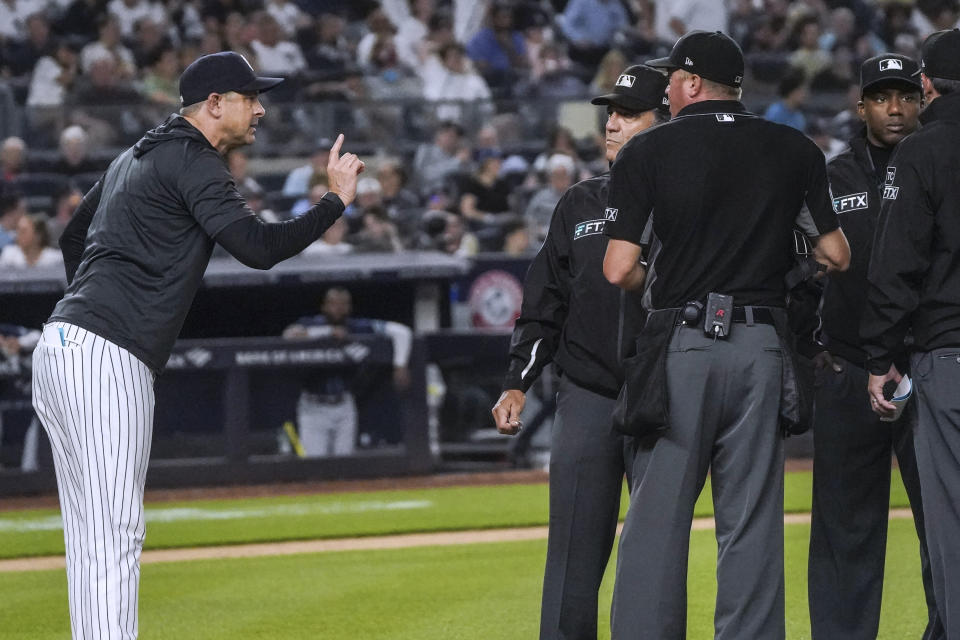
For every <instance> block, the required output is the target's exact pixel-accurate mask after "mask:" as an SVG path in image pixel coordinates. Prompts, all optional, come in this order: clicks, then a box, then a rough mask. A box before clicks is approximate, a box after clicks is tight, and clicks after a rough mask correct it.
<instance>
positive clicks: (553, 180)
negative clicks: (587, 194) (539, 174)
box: [524, 153, 577, 241]
mask: <svg viewBox="0 0 960 640" xmlns="http://www.w3.org/2000/svg"><path fill="white" fill-rule="evenodd" d="M576 175H577V166H576V164H575V163H574V161H573V158H571V157H570V156H568V155H565V154H562V153H555V154H554V155H552V156H550V160H549V161H547V177H548V179H549V184H548V185H547V186H546V187H544V188H543V189H541V190H540V191H538V192H537V193H535V194H534V196H533V198H532V199H531V200H530V203H529V204H528V205H527V210H526V212H525V213H524V217H525V218H526V219H527V224H528V225H529V227H530V229H531V230H532V231H533V235H534V238H536V240H537V241H543V239H544V238H545V237H546V236H547V230H548V229H549V228H550V219H551V218H552V217H553V210H554V209H555V208H556V206H557V203H558V202H560V196H562V195H563V192H564V191H566V190H567V189H568V188H569V187H570V185H572V184H573V182H574V179H575V177H576Z"/></svg>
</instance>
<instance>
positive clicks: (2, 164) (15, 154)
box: [0, 136, 27, 191]
mask: <svg viewBox="0 0 960 640" xmlns="http://www.w3.org/2000/svg"><path fill="white" fill-rule="evenodd" d="M26 165H27V143H26V142H24V141H23V138H18V137H16V136H10V137H9V138H7V139H6V140H4V141H3V144H0V187H2V183H3V182H10V181H12V180H15V179H16V178H17V177H18V176H19V175H20V174H22V173H23V172H24V169H25V168H26ZM0 191H2V188H0Z"/></svg>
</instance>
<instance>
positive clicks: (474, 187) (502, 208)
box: [460, 149, 510, 225]
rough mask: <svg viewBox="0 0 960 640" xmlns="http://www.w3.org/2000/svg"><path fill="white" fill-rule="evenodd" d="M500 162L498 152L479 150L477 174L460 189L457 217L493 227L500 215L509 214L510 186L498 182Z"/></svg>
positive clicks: (502, 181) (464, 182)
mask: <svg viewBox="0 0 960 640" xmlns="http://www.w3.org/2000/svg"><path fill="white" fill-rule="evenodd" d="M502 162H503V156H502V154H501V153H500V152H499V151H497V150H495V149H481V150H478V152H477V170H476V171H475V172H474V173H473V174H472V175H470V176H468V177H467V178H466V179H465V180H464V181H463V184H462V186H461V195H460V213H462V214H463V217H464V218H466V219H467V220H468V221H472V222H475V223H481V224H484V225H491V224H496V223H497V221H498V219H499V217H500V215H501V214H504V213H507V212H509V210H510V203H509V200H508V198H509V196H510V186H509V185H508V184H507V183H506V182H505V181H504V180H502V179H500V166H501V164H502Z"/></svg>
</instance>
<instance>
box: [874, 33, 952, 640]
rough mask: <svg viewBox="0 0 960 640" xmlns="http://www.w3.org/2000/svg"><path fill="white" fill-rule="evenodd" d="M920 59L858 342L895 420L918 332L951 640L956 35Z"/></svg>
mask: <svg viewBox="0 0 960 640" xmlns="http://www.w3.org/2000/svg"><path fill="white" fill-rule="evenodd" d="M922 53H923V60H922V67H921V69H922V73H921V74H920V80H921V82H922V83H923V93H924V96H925V98H926V100H927V107H926V109H924V111H923V113H921V114H920V122H921V123H922V124H923V127H922V128H921V129H920V130H919V131H917V133H915V134H913V135H911V136H908V137H907V138H905V139H904V140H903V142H901V143H900V145H899V147H897V151H896V153H895V154H894V156H893V158H891V160H890V164H889V166H888V167H887V170H886V177H885V179H884V188H883V206H882V207H881V210H880V219H879V221H878V222H877V233H876V235H875V236H874V238H873V255H872V257H871V260H870V268H869V270H868V272H867V281H868V283H869V288H868V290H867V305H866V309H865V311H864V316H863V320H862V322H861V325H860V335H861V338H862V339H863V344H864V348H865V349H866V351H867V354H868V355H869V357H870V359H869V361H868V363H867V370H868V371H869V372H870V378H869V380H868V383H867V389H868V393H869V396H870V398H869V400H870V403H871V405H872V406H873V410H874V411H875V412H876V413H878V414H879V415H881V416H889V415H891V414H892V413H893V412H894V410H895V407H894V405H893V404H892V403H890V402H889V401H888V400H887V399H886V398H885V397H884V389H883V387H884V384H886V383H887V382H890V381H894V382H899V381H900V378H901V372H900V371H899V370H898V369H897V366H896V364H894V358H895V356H896V354H897V352H898V351H899V350H900V348H901V345H902V344H903V340H904V338H905V337H906V336H907V333H908V332H910V331H912V333H913V346H912V353H911V355H910V374H911V376H912V378H913V396H915V398H914V399H913V400H912V402H916V405H917V406H916V410H917V428H916V433H915V434H914V449H915V451H916V455H917V467H918V469H919V472H920V489H921V493H922V494H923V509H924V516H925V525H926V532H927V549H928V551H929V553H930V568H931V571H932V573H933V591H934V594H935V596H936V600H937V609H938V611H939V613H940V617H941V619H942V621H943V626H944V629H945V631H946V637H947V638H950V639H951V640H952V639H954V638H960V571H958V567H960V535H958V532H960V392H958V390H960V179H958V177H960V31H958V30H956V29H953V30H950V31H939V32H937V33H934V34H933V35H931V36H930V37H929V38H928V39H927V40H926V41H925V42H924V44H923V48H922Z"/></svg>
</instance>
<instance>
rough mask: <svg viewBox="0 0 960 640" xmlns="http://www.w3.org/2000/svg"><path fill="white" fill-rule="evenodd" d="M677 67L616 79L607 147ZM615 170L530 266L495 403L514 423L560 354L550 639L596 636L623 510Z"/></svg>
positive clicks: (627, 323) (546, 590)
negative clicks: (610, 197)
mask: <svg viewBox="0 0 960 640" xmlns="http://www.w3.org/2000/svg"><path fill="white" fill-rule="evenodd" d="M666 86H667V79H666V76H665V75H664V74H663V73H662V72H660V71H657V70H655V69H651V68H650V67H644V66H642V65H635V66H632V67H628V68H627V69H626V70H624V72H623V73H622V74H620V76H619V78H618V79H617V83H616V86H615V87H614V89H613V92H612V93H608V94H606V95H602V96H598V97H596V98H594V99H593V100H592V102H593V104H596V105H601V106H606V108H607V124H606V127H605V132H606V157H607V160H608V161H609V162H612V161H613V159H614V158H616V156H617V152H619V151H620V148H621V147H622V146H623V145H624V143H626V142H627V141H628V140H630V139H631V138H632V137H633V136H635V135H637V134H639V133H641V132H642V131H646V130H648V129H649V128H650V127H653V126H654V125H657V124H659V123H661V122H663V121H665V120H667V119H669V117H670V114H669V111H668V103H667V99H666V96H665V95H664V89H665V88H666ZM609 182H610V175H609V174H608V173H604V174H602V175H599V176H596V177H593V178H590V179H588V180H584V181H582V182H579V183H577V184H575V185H573V186H572V187H570V188H569V189H567V191H566V193H564V194H563V197H562V198H561V199H560V202H559V203H558V204H557V207H556V209H555V210H554V212H553V218H552V219H551V221H550V230H549V231H548V233H547V237H546V240H545V241H544V243H543V247H542V248H541V249H540V252H539V253H538V254H537V257H536V258H534V260H533V263H532V264H531V265H530V270H529V271H528V272H527V277H526V280H525V282H524V289H523V306H522V308H521V311H520V317H519V318H518V319H517V323H516V326H515V328H514V330H513V339H512V342H511V346H510V366H509V370H508V372H507V375H506V379H505V380H504V384H503V389H504V391H503V394H502V395H501V396H500V399H499V400H498V401H497V404H496V406H494V408H493V417H494V420H495V421H496V424H497V429H499V430H500V432H501V433H507V434H515V433H517V431H518V429H519V419H520V413H521V411H522V410H523V405H524V403H525V401H526V397H525V392H526V391H527V390H528V389H529V388H530V385H532V384H533V381H534V380H536V379H537V377H538V376H539V375H540V373H541V371H542V370H543V367H544V366H545V365H546V364H547V363H548V362H550V361H551V360H552V361H553V362H554V363H555V364H556V366H557V368H558V369H559V371H560V374H561V378H560V387H559V391H558V393H557V415H556V419H555V420H554V423H553V429H552V432H551V443H550V528H549V535H548V541H547V564H546V570H545V572H544V577H543V602H542V607H541V612H540V638H541V640H561V639H568V638H569V639H572V638H578V639H580V640H587V639H589V638H596V637H597V592H598V590H599V588H600V582H601V580H602V579H603V572H604V570H605V569H606V567H607V562H608V560H609V558H610V550H611V549H612V548H613V540H614V537H615V536H616V530H617V519H618V517H619V514H620V494H621V491H622V485H623V475H624V470H625V469H629V467H628V466H627V465H626V460H627V459H628V458H629V457H630V456H629V452H628V451H627V449H626V446H627V443H626V441H625V438H624V437H623V436H622V435H621V434H619V433H616V432H615V431H614V430H613V427H612V421H611V415H612V414H613V405H614V401H615V399H616V397H617V392H618V391H619V390H620V383H621V379H622V377H623V376H622V373H621V365H620V362H621V359H622V357H623V355H624V346H625V344H626V343H625V342H624V340H622V339H621V336H622V335H627V336H632V335H634V334H635V333H636V332H637V331H638V330H639V328H640V324H641V322H642V318H643V310H642V308H641V307H640V305H639V301H638V300H624V296H622V295H621V291H620V290H619V289H617V288H616V287H614V286H613V285H611V284H610V283H609V282H607V281H606V280H605V279H604V277H603V270H602V267H601V265H602V262H603V255H604V252H605V251H606V247H607V238H606V236H604V235H603V229H604V225H605V224H606V223H607V217H606V214H605V210H606V203H607V187H608V184H609Z"/></svg>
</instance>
